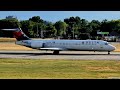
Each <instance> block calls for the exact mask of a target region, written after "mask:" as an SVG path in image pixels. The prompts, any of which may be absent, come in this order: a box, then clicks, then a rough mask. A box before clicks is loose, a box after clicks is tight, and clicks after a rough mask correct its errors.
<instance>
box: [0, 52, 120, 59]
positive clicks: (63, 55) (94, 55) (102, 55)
mask: <svg viewBox="0 0 120 90" xmlns="http://www.w3.org/2000/svg"><path fill="white" fill-rule="evenodd" d="M0 58H23V59H24V58H25V59H56V60H58V59H66V60H67V59H69V60H120V52H111V54H110V55H108V53H107V52H93V51H91V52H89V51H61V52H60V54H59V55H53V54H52V51H47V52H46V51H37V50H36V51H7V50H5V51H2V50H0Z"/></svg>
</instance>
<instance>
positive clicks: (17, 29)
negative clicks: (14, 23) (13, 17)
mask: <svg viewBox="0 0 120 90" xmlns="http://www.w3.org/2000/svg"><path fill="white" fill-rule="evenodd" d="M0 30H4V31H19V30H20V29H19V28H16V29H0Z"/></svg>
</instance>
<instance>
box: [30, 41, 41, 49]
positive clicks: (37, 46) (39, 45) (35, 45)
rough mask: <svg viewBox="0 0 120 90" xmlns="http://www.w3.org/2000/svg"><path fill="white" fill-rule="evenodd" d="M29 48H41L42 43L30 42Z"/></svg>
mask: <svg viewBox="0 0 120 90" xmlns="http://www.w3.org/2000/svg"><path fill="white" fill-rule="evenodd" d="M31 47H32V48H42V47H43V42H42V41H39V42H32V43H31Z"/></svg>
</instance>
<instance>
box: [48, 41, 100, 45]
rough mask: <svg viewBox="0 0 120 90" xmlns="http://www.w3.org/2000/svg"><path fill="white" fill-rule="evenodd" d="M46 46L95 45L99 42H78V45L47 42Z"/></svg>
mask: <svg viewBox="0 0 120 90" xmlns="http://www.w3.org/2000/svg"><path fill="white" fill-rule="evenodd" d="M46 44H59V45H96V44H99V42H97V41H92V42H91V41H83V42H80V43H67V42H65V43H64V42H62V43H59V42H47V43H46Z"/></svg>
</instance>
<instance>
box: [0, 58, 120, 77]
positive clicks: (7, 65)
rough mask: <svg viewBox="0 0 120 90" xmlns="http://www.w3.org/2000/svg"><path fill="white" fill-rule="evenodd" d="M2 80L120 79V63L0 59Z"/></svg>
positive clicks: (112, 61)
mask: <svg viewBox="0 0 120 90" xmlns="http://www.w3.org/2000/svg"><path fill="white" fill-rule="evenodd" d="M0 78H1V79H109V78H120V61H114V60H111V61H106V60H105V61H104V60H102V61H98V60H29V59H0Z"/></svg>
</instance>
